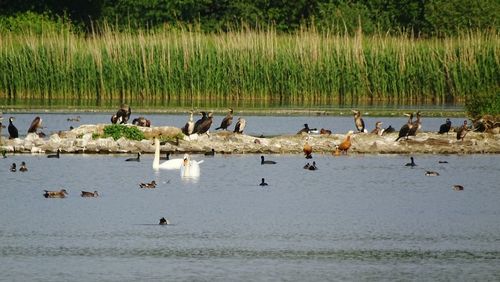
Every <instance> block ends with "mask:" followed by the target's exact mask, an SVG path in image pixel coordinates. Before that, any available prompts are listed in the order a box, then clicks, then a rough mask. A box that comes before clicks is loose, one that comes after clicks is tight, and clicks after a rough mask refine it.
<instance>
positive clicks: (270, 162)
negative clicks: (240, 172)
mask: <svg viewBox="0 0 500 282" xmlns="http://www.w3.org/2000/svg"><path fill="white" fill-rule="evenodd" d="M260 164H261V165H263V164H276V162H275V161H265V160H264V156H260Z"/></svg>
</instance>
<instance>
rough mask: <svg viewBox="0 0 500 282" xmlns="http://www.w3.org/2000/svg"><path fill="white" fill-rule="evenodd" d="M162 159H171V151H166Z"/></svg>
mask: <svg viewBox="0 0 500 282" xmlns="http://www.w3.org/2000/svg"><path fill="white" fill-rule="evenodd" d="M160 160H164V161H165V160H166V161H168V160H170V153H168V152H167V153H165V156H164V157H160Z"/></svg>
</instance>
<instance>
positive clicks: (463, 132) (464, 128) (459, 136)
mask: <svg viewBox="0 0 500 282" xmlns="http://www.w3.org/2000/svg"><path fill="white" fill-rule="evenodd" d="M467 132H469V129H468V128H467V120H464V124H463V125H462V126H461V127H460V128H459V129H458V131H457V140H462V141H464V138H465V135H467Z"/></svg>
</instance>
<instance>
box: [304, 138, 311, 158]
mask: <svg viewBox="0 0 500 282" xmlns="http://www.w3.org/2000/svg"><path fill="white" fill-rule="evenodd" d="M308 141H309V137H307V138H306V143H305V144H304V147H303V148H302V151H303V152H304V155H305V156H306V159H311V158H312V151H313V147H312V146H311V144H309V142H308Z"/></svg>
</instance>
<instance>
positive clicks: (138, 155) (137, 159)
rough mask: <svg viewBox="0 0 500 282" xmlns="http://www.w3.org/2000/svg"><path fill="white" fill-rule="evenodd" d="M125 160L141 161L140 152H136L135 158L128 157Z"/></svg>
mask: <svg viewBox="0 0 500 282" xmlns="http://www.w3.org/2000/svg"><path fill="white" fill-rule="evenodd" d="M125 161H126V162H140V161H141V152H138V153H137V157H136V158H128V159H126V160H125Z"/></svg>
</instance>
